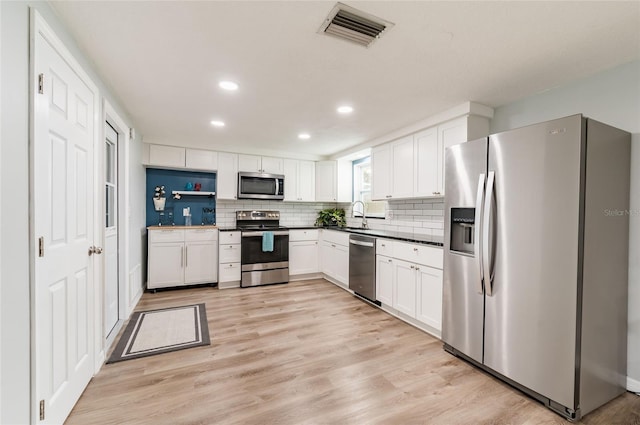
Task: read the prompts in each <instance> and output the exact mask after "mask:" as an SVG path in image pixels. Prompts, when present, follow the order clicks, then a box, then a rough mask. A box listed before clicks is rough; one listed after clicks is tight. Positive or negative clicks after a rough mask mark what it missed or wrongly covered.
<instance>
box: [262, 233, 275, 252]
mask: <svg viewBox="0 0 640 425" xmlns="http://www.w3.org/2000/svg"><path fill="white" fill-rule="evenodd" d="M262 252H273V232H262Z"/></svg>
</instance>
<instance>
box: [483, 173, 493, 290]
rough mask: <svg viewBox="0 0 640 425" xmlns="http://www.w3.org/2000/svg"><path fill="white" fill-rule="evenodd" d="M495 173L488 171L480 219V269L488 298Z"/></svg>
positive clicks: (490, 280) (490, 288)
mask: <svg viewBox="0 0 640 425" xmlns="http://www.w3.org/2000/svg"><path fill="white" fill-rule="evenodd" d="M494 183H495V172H494V171H489V175H488V177H487V189H486V193H485V196H484V212H483V217H482V254H483V255H482V269H483V272H484V288H485V291H486V293H487V295H488V296H492V295H493V270H491V265H492V262H493V258H492V257H493V253H492V252H491V243H492V239H493V238H492V237H491V232H492V231H493V229H491V217H492V215H493V190H494Z"/></svg>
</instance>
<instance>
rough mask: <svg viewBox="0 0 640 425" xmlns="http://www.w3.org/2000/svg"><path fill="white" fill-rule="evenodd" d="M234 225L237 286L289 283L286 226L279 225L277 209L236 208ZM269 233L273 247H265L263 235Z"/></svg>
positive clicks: (287, 232) (287, 233)
mask: <svg viewBox="0 0 640 425" xmlns="http://www.w3.org/2000/svg"><path fill="white" fill-rule="evenodd" d="M236 227H237V228H238V229H240V235H241V239H240V241H241V244H240V264H241V271H242V275H241V276H242V278H241V280H240V286H241V287H243V288H244V287H248V286H259V285H270V284H274V283H288V282H289V229H287V228H286V227H283V226H280V212H279V211H236ZM267 232H270V233H271V235H267V234H266V233H267ZM270 236H273V238H272V243H270V244H269V245H271V248H272V249H271V250H269V249H264V248H265V245H264V238H266V237H270Z"/></svg>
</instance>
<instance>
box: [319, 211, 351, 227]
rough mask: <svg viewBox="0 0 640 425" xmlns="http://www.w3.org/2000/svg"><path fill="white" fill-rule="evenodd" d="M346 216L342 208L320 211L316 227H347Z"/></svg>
mask: <svg viewBox="0 0 640 425" xmlns="http://www.w3.org/2000/svg"><path fill="white" fill-rule="evenodd" d="M344 215H345V213H344V209H342V208H327V209H324V210H321V211H318V218H317V219H316V226H338V227H345V226H346V225H347V221H346V220H345V218H344Z"/></svg>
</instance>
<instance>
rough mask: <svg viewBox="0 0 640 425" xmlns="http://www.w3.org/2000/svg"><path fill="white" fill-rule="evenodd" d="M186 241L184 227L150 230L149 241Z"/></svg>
mask: <svg viewBox="0 0 640 425" xmlns="http://www.w3.org/2000/svg"><path fill="white" fill-rule="evenodd" d="M158 242H184V229H176V228H168V229H153V230H149V243H150V244H152V243H158Z"/></svg>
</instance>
